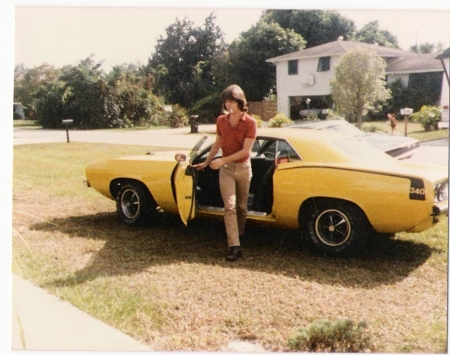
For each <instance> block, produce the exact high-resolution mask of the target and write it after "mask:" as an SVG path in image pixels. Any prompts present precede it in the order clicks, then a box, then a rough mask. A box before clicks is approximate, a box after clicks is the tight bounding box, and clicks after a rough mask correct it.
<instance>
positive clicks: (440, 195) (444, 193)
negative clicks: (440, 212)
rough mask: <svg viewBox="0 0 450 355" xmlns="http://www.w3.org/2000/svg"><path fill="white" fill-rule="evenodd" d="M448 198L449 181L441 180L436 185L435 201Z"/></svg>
mask: <svg viewBox="0 0 450 355" xmlns="http://www.w3.org/2000/svg"><path fill="white" fill-rule="evenodd" d="M447 200H448V181H443V182H440V183H438V184H436V185H434V202H442V201H447Z"/></svg>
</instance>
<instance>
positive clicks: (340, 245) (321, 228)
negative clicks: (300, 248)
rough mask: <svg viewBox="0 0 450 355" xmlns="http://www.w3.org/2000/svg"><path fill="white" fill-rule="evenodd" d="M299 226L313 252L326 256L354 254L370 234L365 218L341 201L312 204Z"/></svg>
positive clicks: (369, 227)
mask: <svg viewBox="0 0 450 355" xmlns="http://www.w3.org/2000/svg"><path fill="white" fill-rule="evenodd" d="M301 222H302V224H303V232H304V234H306V235H307V236H308V237H309V238H308V239H309V241H310V244H311V245H312V247H313V248H314V250H315V251H317V252H319V253H323V254H326V255H350V254H353V253H354V252H356V251H357V250H359V249H360V248H361V247H362V246H363V245H364V244H365V242H366V241H367V238H368V236H369V235H370V234H371V232H372V228H371V226H370V224H369V222H368V221H367V218H366V216H365V214H364V213H363V212H362V211H361V210H360V209H359V208H358V207H357V206H354V205H352V204H350V203H347V202H344V201H320V202H316V203H314V204H311V206H310V207H309V208H308V209H307V210H306V212H304V215H303V216H302V221H301Z"/></svg>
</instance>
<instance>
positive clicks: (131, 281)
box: [13, 186, 448, 353]
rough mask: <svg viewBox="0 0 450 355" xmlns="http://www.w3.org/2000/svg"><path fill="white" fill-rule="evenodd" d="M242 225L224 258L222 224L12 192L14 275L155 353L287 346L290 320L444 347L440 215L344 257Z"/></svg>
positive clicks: (406, 345)
mask: <svg viewBox="0 0 450 355" xmlns="http://www.w3.org/2000/svg"><path fill="white" fill-rule="evenodd" d="M247 232H248V233H247V235H246V237H245V238H244V240H243V241H242V246H243V252H244V258H243V259H242V260H239V261H238V262H236V263H231V264H230V263H227V262H226V261H225V260H224V256H225V254H226V252H227V247H226V239H225V234H224V230H223V225H222V222H221V221H211V220H196V221H194V222H193V223H192V224H191V225H190V226H189V227H188V228H185V227H184V226H183V225H182V223H181V222H180V221H179V219H178V218H177V217H174V216H167V215H161V216H160V218H159V219H158V220H157V221H156V222H155V223H154V225H153V226H146V227H140V228H130V227H128V226H125V225H123V224H121V223H120V222H119V221H118V220H117V218H116V215H115V205H114V202H113V201H109V200H107V199H87V198H82V197H76V198H69V197H56V196H51V195H50V194H45V193H42V192H40V191H37V190H34V189H24V188H20V186H18V187H17V188H15V189H14V191H13V270H14V272H16V273H18V274H21V275H22V276H23V277H24V278H26V279H29V280H30V281H32V282H33V283H35V284H37V285H39V286H41V287H43V288H45V289H47V290H49V291H50V292H52V293H54V294H56V295H58V296H59V297H61V298H63V299H66V300H68V301H69V302H71V303H72V304H74V305H76V306H77V307H79V308H80V309H82V310H84V311H86V312H88V313H90V314H91V315H93V316H94V317H95V318H98V319H100V320H102V321H104V322H106V323H108V324H110V325H112V326H113V327H115V328H117V329H119V330H121V331H123V332H125V333H127V334H129V335H130V336H132V337H133V338H135V339H137V340H138V341H140V342H142V343H145V344H148V345H149V346H151V347H152V348H153V349H156V350H161V351H175V350H178V351H187V350H196V351H204V350H206V351H218V350H220V349H221V348H222V347H223V346H225V345H226V344H227V343H228V342H229V341H231V340H247V341H251V342H257V343H259V344H261V345H262V346H264V347H265V348H266V349H267V350H269V351H290V349H289V347H288V345H287V340H288V338H289V337H290V336H291V335H292V334H293V333H295V331H296V330H297V329H298V328H299V327H303V326H307V325H308V324H310V323H312V322H313V321H315V320H318V319H329V320H335V319H339V318H349V319H352V320H353V321H355V322H359V321H366V322H367V323H368V331H369V332H370V334H371V337H372V340H373V343H374V344H375V346H376V349H377V351H379V352H423V353H442V352H446V351H447V349H446V341H447V339H446V336H447V241H446V238H447V233H448V228H447V221H443V225H442V224H441V225H440V226H439V227H438V226H437V227H436V228H433V229H432V230H430V231H428V232H426V233H422V234H419V235H408V234H399V235H396V236H394V237H390V238H389V237H380V239H379V240H377V241H376V242H374V243H371V244H370V246H369V247H368V248H367V250H366V251H365V252H364V253H363V254H361V255H360V256H358V257H355V258H349V259H344V258H327V257H323V256H317V255H312V254H310V253H309V252H308V251H307V249H306V248H305V246H304V243H303V242H302V240H301V239H300V238H299V236H298V234H297V233H296V232H283V231H280V230H271V229H261V228H256V227H249V228H248V231H247Z"/></svg>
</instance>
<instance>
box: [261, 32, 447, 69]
mask: <svg viewBox="0 0 450 355" xmlns="http://www.w3.org/2000/svg"><path fill="white" fill-rule="evenodd" d="M361 46H362V47H366V48H370V49H372V50H373V51H375V52H376V53H377V54H378V55H379V56H380V57H382V58H385V60H386V63H387V67H386V73H411V72H436V71H437V72H439V71H443V68H442V65H441V63H440V61H439V60H438V59H437V58H436V57H435V56H436V54H418V53H411V52H406V51H403V50H400V49H395V48H389V47H383V46H379V45H376V44H369V43H364V42H351V41H344V40H341V39H338V40H337V41H334V42H329V43H325V44H322V45H319V46H316V47H311V48H308V49H303V50H300V51H297V52H292V53H288V54H284V55H281V56H278V57H274V58H270V59H267V62H271V63H275V64H276V63H277V62H283V61H288V60H294V59H306V58H317V57H325V56H340V55H343V54H345V53H346V52H348V51H349V50H351V49H353V48H356V47H361Z"/></svg>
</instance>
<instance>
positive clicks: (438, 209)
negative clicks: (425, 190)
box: [432, 201, 448, 217]
mask: <svg viewBox="0 0 450 355" xmlns="http://www.w3.org/2000/svg"><path fill="white" fill-rule="evenodd" d="M443 214H445V215H447V216H448V201H446V202H441V203H437V204H435V205H433V214H432V216H434V217H437V216H442V215H443Z"/></svg>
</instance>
